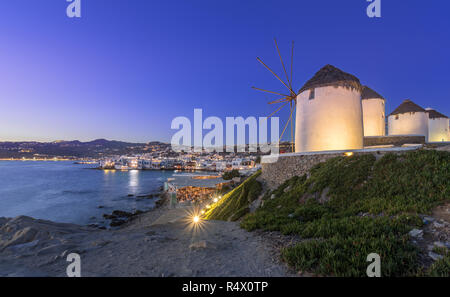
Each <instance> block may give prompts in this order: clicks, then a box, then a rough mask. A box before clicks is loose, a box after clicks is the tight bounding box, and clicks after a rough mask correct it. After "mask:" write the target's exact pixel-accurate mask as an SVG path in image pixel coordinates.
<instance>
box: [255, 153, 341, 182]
mask: <svg viewBox="0 0 450 297" xmlns="http://www.w3.org/2000/svg"><path fill="white" fill-rule="evenodd" d="M342 155H343V154H342V153H336V154H315V155H298V156H287V157H285V156H281V157H279V158H278V161H277V162H275V163H262V173H261V177H260V178H261V179H262V180H263V181H264V182H265V183H266V185H267V187H268V188H269V189H271V190H273V189H276V188H277V187H278V186H280V185H281V184H282V183H284V182H285V181H286V180H288V179H290V178H292V177H294V176H302V175H304V174H306V173H308V172H309V170H310V169H311V168H312V167H313V166H314V165H316V164H318V163H321V162H325V161H326V160H328V159H330V158H334V157H337V156H342Z"/></svg>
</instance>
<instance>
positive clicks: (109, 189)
mask: <svg viewBox="0 0 450 297" xmlns="http://www.w3.org/2000/svg"><path fill="white" fill-rule="evenodd" d="M172 174H173V173H172V172H170V171H137V170H132V171H118V170H117V171H116V170H105V171H103V170H94V169H86V165H75V164H73V163H72V162H33V161H30V162H14V161H2V162H0V217H16V216H19V215H27V216H31V217H34V218H40V219H46V220H52V221H57V222H68V223H78V224H89V223H96V222H98V221H99V220H102V215H103V214H105V213H111V212H112V211H113V210H116V209H119V210H125V211H134V210H137V209H140V210H146V209H149V208H152V207H153V206H154V202H155V200H154V199H144V198H141V197H137V196H140V195H147V194H150V193H155V192H158V191H159V188H160V187H161V186H162V185H163V183H164V181H165V180H167V178H168V177H171V176H172ZM130 194H132V195H133V196H129V195H130ZM99 207H101V208H99Z"/></svg>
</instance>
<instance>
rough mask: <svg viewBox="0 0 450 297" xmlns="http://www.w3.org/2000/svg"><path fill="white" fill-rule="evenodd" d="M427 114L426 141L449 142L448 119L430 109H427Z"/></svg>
mask: <svg viewBox="0 0 450 297" xmlns="http://www.w3.org/2000/svg"><path fill="white" fill-rule="evenodd" d="M427 114H428V141H429V142H441V141H450V131H449V119H448V117H447V116H446V115H443V114H442V113H440V112H437V111H436V110H434V109H432V108H427Z"/></svg>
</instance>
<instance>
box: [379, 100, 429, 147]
mask: <svg viewBox="0 0 450 297" xmlns="http://www.w3.org/2000/svg"><path fill="white" fill-rule="evenodd" d="M388 133H389V135H423V136H425V141H427V142H428V114H427V112H426V110H425V109H423V108H422V107H420V106H419V105H417V104H415V103H414V102H412V101H411V100H405V101H403V103H402V104H400V106H399V107H397V108H396V109H395V110H394V111H393V112H392V113H391V114H390V115H389V117H388Z"/></svg>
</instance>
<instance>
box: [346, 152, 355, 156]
mask: <svg viewBox="0 0 450 297" xmlns="http://www.w3.org/2000/svg"><path fill="white" fill-rule="evenodd" d="M344 155H345V156H346V157H351V156H353V152H346V153H345V154H344Z"/></svg>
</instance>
